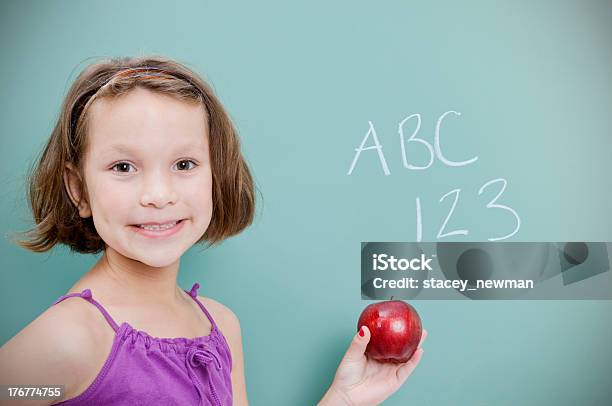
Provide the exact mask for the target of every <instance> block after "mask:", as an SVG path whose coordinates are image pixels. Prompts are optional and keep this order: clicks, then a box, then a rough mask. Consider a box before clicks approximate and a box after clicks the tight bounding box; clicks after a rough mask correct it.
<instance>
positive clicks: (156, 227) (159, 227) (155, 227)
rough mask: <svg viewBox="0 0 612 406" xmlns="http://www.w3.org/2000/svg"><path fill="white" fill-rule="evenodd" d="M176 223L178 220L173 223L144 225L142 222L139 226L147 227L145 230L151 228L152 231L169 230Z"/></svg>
mask: <svg viewBox="0 0 612 406" xmlns="http://www.w3.org/2000/svg"><path fill="white" fill-rule="evenodd" d="M176 223H178V221H175V222H173V223H167V224H161V225H146V226H144V225H142V224H140V225H139V226H138V227H140V228H142V229H145V230H151V231H163V230H167V229H169V228H172V227H174V226H175V225H176Z"/></svg>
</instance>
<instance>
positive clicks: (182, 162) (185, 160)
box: [176, 159, 197, 170]
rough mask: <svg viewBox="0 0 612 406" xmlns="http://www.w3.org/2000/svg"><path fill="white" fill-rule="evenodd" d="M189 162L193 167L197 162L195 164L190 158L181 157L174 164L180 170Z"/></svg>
mask: <svg viewBox="0 0 612 406" xmlns="http://www.w3.org/2000/svg"><path fill="white" fill-rule="evenodd" d="M190 162H191V163H192V164H193V168H195V167H196V166H197V164H196V163H195V162H193V161H192V160H191V159H183V160H182V161H179V162H178V163H177V164H176V166H177V167H178V168H179V169H181V170H182V169H185V168H188V167H189V163H190ZM185 163H186V164H187V165H184V164H185ZM181 164H183V165H181Z"/></svg>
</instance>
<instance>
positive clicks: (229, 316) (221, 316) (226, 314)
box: [198, 296, 240, 334]
mask: <svg viewBox="0 0 612 406" xmlns="http://www.w3.org/2000/svg"><path fill="white" fill-rule="evenodd" d="M198 300H200V301H201V302H202V304H203V305H204V307H206V309H207V310H208V311H209V312H210V314H211V315H212V317H213V319H215V322H216V323H217V325H218V326H219V328H220V329H221V331H222V332H223V333H224V334H225V332H226V331H227V332H228V333H236V332H237V333H240V320H239V319H238V316H236V313H234V312H233V311H232V310H231V309H230V308H229V307H227V306H226V305H224V304H222V303H221V302H218V301H216V300H214V299H211V298H209V297H203V296H198Z"/></svg>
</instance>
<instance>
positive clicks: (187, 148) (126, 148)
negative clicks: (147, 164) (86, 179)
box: [104, 144, 201, 154]
mask: <svg viewBox="0 0 612 406" xmlns="http://www.w3.org/2000/svg"><path fill="white" fill-rule="evenodd" d="M200 148H201V146H200V145H196V144H182V145H179V146H178V147H176V148H174V149H173V150H174V151H175V152H176V153H186V152H192V151H194V150H196V151H199V150H200ZM138 150H139V148H134V149H132V147H131V146H130V145H126V144H116V145H112V146H111V147H109V148H107V149H106V150H105V151H104V152H105V153H112V152H119V153H125V154H131V153H133V152H136V151H138Z"/></svg>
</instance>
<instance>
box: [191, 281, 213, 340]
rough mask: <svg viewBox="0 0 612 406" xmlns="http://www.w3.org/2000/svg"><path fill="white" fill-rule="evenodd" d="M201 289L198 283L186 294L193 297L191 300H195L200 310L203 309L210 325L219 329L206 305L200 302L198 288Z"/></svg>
mask: <svg viewBox="0 0 612 406" xmlns="http://www.w3.org/2000/svg"><path fill="white" fill-rule="evenodd" d="M199 287H200V284H199V283H197V282H196V283H194V284H193V286H192V287H191V290H190V291H189V292H187V291H186V290H185V292H186V293H188V294H189V296H191V298H192V299H193V300H195V302H196V303H197V304H198V306H200V309H202V311H203V312H204V314H206V317H208V320H209V321H210V324H212V326H213V329H217V323H215V320H214V319H213V317H212V316H211V315H210V313H209V312H208V310H206V307H204V304H202V302H200V300H199V299H198V288H199Z"/></svg>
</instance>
